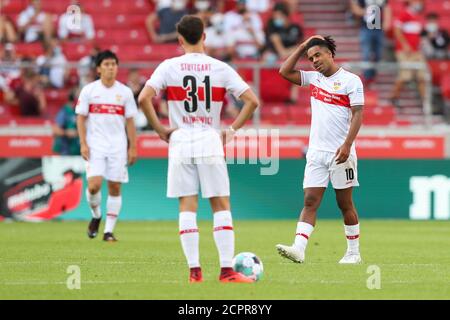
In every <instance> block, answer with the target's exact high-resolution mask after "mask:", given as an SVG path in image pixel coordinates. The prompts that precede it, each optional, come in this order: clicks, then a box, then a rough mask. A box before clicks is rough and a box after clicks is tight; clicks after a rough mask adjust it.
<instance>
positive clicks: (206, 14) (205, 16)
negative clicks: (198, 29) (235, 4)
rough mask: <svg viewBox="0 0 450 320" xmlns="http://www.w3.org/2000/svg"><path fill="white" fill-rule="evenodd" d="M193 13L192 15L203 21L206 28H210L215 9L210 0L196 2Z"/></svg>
mask: <svg viewBox="0 0 450 320" xmlns="http://www.w3.org/2000/svg"><path fill="white" fill-rule="evenodd" d="M192 11H193V12H192V14H195V15H197V16H198V17H199V18H200V19H202V21H203V23H204V24H205V28H206V27H208V24H209V20H210V19H211V16H212V15H213V9H212V7H211V4H210V2H209V0H195V2H194V8H193V10H192Z"/></svg>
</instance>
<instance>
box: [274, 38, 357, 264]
mask: <svg viewBox="0 0 450 320" xmlns="http://www.w3.org/2000/svg"><path fill="white" fill-rule="evenodd" d="M335 52H336V45H335V42H334V40H333V39H332V38H331V37H325V38H324V37H322V36H313V37H311V38H309V39H308V40H306V41H305V42H303V43H302V44H300V45H299V46H298V48H297V49H296V50H295V52H293V53H292V55H291V56H290V57H289V58H288V59H287V60H286V61H285V62H284V63H283V65H282V66H281V69H280V74H281V75H282V76H283V77H284V78H285V79H287V80H289V81H290V82H292V83H294V84H297V85H300V86H308V87H309V88H310V92H311V110H312V118H311V132H310V137H309V149H308V153H307V155H306V167H305V175H304V180H303V189H304V207H303V210H302V212H301V214H300V218H299V222H298V224H297V232H296V236H295V241H294V244H293V245H292V246H286V245H281V244H280V245H277V246H276V247H277V250H278V252H279V253H280V254H281V255H282V256H284V257H286V258H288V259H291V260H293V261H295V262H300V263H301V262H303V261H304V259H305V249H306V245H307V242H308V238H309V237H310V235H311V233H312V231H313V229H314V226H315V223H316V215H317V209H318V208H319V205H320V202H321V201H322V197H323V194H324V192H325V189H326V188H327V186H328V184H329V182H330V181H331V184H332V186H333V188H334V189H335V192H336V200H337V204H338V206H339V209H340V210H341V212H342V215H343V217H344V230H345V235H346V237H347V252H346V253H345V255H344V257H343V258H342V259H341V260H340V261H339V263H342V264H354V263H360V262H361V256H360V252H359V221H358V214H357V212H356V209H355V206H354V204H353V200H352V190H353V187H356V186H358V185H359V184H358V172H357V167H356V162H357V159H356V151H355V144H354V141H355V138H356V136H357V134H358V132H359V129H360V127H361V123H362V110H363V105H364V90H363V85H362V82H361V80H360V78H359V77H358V76H357V75H355V74H353V73H350V72H348V71H346V70H344V69H342V68H340V67H339V66H338V65H336V63H335V62H334V56H335ZM304 55H306V56H307V57H308V60H309V61H310V62H311V63H312V65H313V67H314V69H315V70H316V71H303V70H302V71H297V70H295V65H296V63H297V61H298V60H299V59H300V57H302V56H304Z"/></svg>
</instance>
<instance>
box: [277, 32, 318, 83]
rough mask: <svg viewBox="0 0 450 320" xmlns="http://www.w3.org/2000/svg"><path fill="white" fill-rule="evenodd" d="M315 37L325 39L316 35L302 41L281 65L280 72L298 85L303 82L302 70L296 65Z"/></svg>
mask: <svg viewBox="0 0 450 320" xmlns="http://www.w3.org/2000/svg"><path fill="white" fill-rule="evenodd" d="M313 38H320V39H324V37H322V36H320V35H315V36H312V37H310V38H308V39H307V40H306V41H304V42H302V43H301V44H300V45H299V46H298V47H297V49H295V51H294V52H293V53H292V54H291V55H290V56H289V58H287V59H286V61H284V62H283V64H282V65H281V68H280V71H279V73H280V75H281V76H282V77H283V78H285V79H286V80H288V81H290V82H292V83H294V84H297V85H301V84H302V83H301V82H302V81H301V76H300V72H298V70H295V65H296V64H297V62H298V60H299V59H300V58H301V57H302V56H304V55H305V49H306V45H307V44H308V42H309V41H310V40H311V39H313Z"/></svg>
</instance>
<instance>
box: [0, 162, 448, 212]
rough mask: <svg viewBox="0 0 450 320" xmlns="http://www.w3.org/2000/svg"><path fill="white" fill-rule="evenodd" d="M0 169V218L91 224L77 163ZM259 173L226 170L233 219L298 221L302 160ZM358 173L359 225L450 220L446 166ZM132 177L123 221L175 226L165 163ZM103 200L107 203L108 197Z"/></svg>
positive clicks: (146, 166) (331, 205) (330, 201)
mask: <svg viewBox="0 0 450 320" xmlns="http://www.w3.org/2000/svg"><path fill="white" fill-rule="evenodd" d="M1 163H2V165H1V167H0V172H1V173H2V179H1V181H2V185H1V194H2V197H1V201H2V203H1V215H2V216H11V215H12V214H16V215H17V217H19V218H23V217H24V218H25V220H27V219H28V220H30V219H53V218H62V219H75V220H80V219H81V220H88V219H89V218H90V213H89V212H90V211H89V208H88V206H87V203H86V201H85V199H84V189H85V186H86V183H85V181H83V180H82V178H81V177H82V176H84V175H83V170H84V167H83V161H82V160H81V159H80V158H78V157H74V158H73V159H72V160H70V159H69V158H66V157H65V158H61V157H46V158H44V159H42V160H41V159H23V158H16V159H3V160H1ZM263 166H264V164H261V163H255V164H251V163H249V161H247V162H246V163H245V164H238V163H234V164H229V166H228V170H229V174H230V180H231V190H232V197H231V202H232V207H233V213H234V215H235V216H236V218H237V219H296V218H297V214H298V211H299V210H300V208H301V206H302V202H303V192H302V189H301V188H302V187H301V185H302V179H303V170H304V166H305V160H304V159H282V160H280V161H279V164H278V171H277V172H276V173H274V174H271V175H262V174H261V170H262V167H263ZM358 174H359V177H358V179H359V182H360V184H361V187H359V188H355V192H354V194H355V197H354V199H355V203H356V205H357V208H358V211H359V214H360V216H361V218H363V219H368V218H369V219H370V218H377V219H414V220H430V219H431V220H450V203H449V201H450V160H414V159H411V160H384V159H371V160H368V159H363V160H360V161H359V163H358ZM80 175H81V177H80ZM129 175H130V182H129V183H128V184H127V185H125V186H124V188H123V213H122V214H121V219H124V220H176V219H177V217H178V204H177V201H175V200H172V199H167V198H166V178H167V159H140V160H139V161H138V162H137V163H136V164H135V165H134V166H132V167H130V168H129ZM243 177H245V178H244V179H243ZM105 191H106V188H105ZM334 197H335V195H334V192H333V190H331V188H329V190H327V192H326V194H325V198H324V201H323V202H322V205H321V207H320V209H319V217H320V218H333V219H338V218H340V211H339V209H338V208H337V206H336V202H335V199H334ZM102 198H103V200H104V202H105V201H106V200H105V199H106V198H107V196H106V194H104V195H103V197H102ZM103 208H105V203H104V204H103ZM198 212H199V216H200V218H201V219H211V214H210V209H209V207H208V203H207V201H205V200H201V201H200V208H199V211H198Z"/></svg>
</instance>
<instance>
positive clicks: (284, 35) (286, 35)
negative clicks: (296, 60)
mask: <svg viewBox="0 0 450 320" xmlns="http://www.w3.org/2000/svg"><path fill="white" fill-rule="evenodd" d="M289 16H290V13H289V9H288V7H287V5H286V4H284V3H282V2H279V3H276V4H275V5H274V8H273V11H272V16H271V18H270V20H269V22H268V23H267V31H266V35H267V45H266V51H265V56H268V55H270V54H272V57H270V58H269V57H267V59H268V60H269V61H274V60H278V59H282V60H285V59H286V58H287V57H289V56H290V55H291V53H292V52H293V51H294V50H295V49H296V48H297V46H298V44H299V43H301V41H302V39H303V30H302V28H301V27H300V26H299V25H298V24H296V23H294V22H292V21H291V20H290V19H289Z"/></svg>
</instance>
